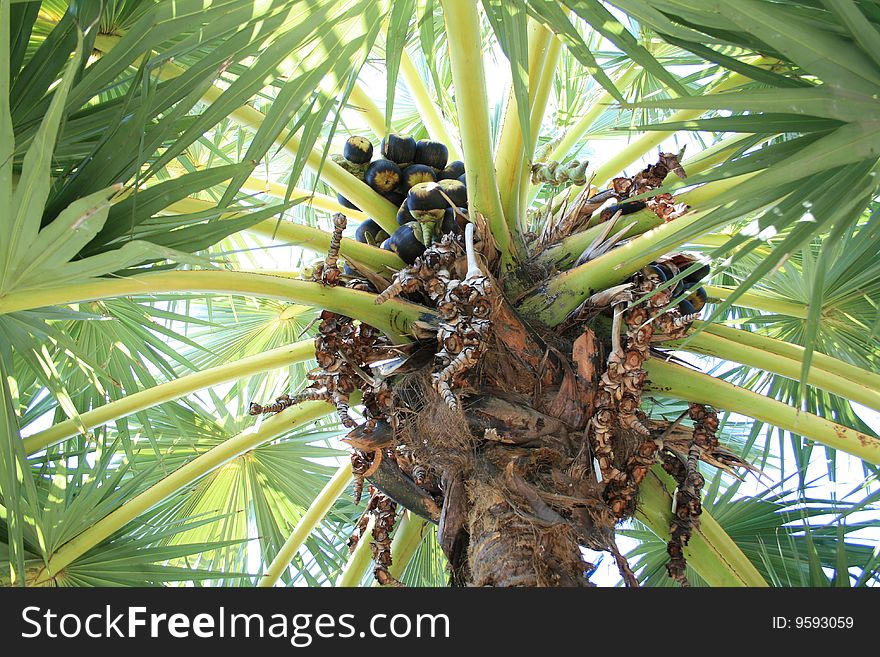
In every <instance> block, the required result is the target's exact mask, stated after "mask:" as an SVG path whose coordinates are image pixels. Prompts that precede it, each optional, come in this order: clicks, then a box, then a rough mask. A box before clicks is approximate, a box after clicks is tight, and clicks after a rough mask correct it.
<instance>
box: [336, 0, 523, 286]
mask: <svg viewBox="0 0 880 657" xmlns="http://www.w3.org/2000/svg"><path fill="white" fill-rule="evenodd" d="M441 4H442V6H443V19H444V21H445V22H446V34H447V37H448V39H449V59H450V63H451V65H452V83H453V85H454V86H455V106H456V109H457V112H458V125H459V131H460V133H461V142H462V148H463V150H464V166H465V173H466V176H467V188H468V207H469V208H470V209H471V210H472V211H476V212H479V213H481V214H482V215H484V216H485V217H486V220H487V221H488V223H489V228H490V230H491V231H492V237H494V238H495V243H496V245H497V246H498V249H499V250H500V251H501V264H502V271H503V272H504V273H508V272H512V271H513V270H514V269H515V268H516V262H517V260H518V259H519V257H520V256H521V255H522V254H521V253H518V252H517V246H516V243H515V242H514V240H513V237H512V236H511V233H510V230H509V229H508V227H507V223H506V222H505V220H504V211H503V209H502V207H501V197H500V196H499V194H498V184H497V182H496V180H495V169H494V167H492V166H490V164H491V163H492V162H494V158H493V156H492V144H491V141H490V134H491V133H490V131H489V110H488V107H489V99H488V96H487V94H486V76H485V73H484V71H483V49H482V39H481V34H480V17H479V14H478V12H477V5H476V3H474V2H470V1H469V0H441ZM352 200H354V199H352ZM355 203H356V204H357V202H356V201H355ZM358 207H363V206H360V205H359V206H358ZM371 216H372V215H371Z"/></svg>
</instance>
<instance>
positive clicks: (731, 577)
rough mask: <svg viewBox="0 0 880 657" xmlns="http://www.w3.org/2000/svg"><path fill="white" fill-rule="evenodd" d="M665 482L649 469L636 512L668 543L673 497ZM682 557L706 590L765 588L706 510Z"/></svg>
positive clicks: (655, 469) (662, 475) (664, 475)
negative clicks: (716, 587) (712, 587)
mask: <svg viewBox="0 0 880 657" xmlns="http://www.w3.org/2000/svg"><path fill="white" fill-rule="evenodd" d="M666 478H667V477H666V474H665V473H664V472H663V471H662V470H660V471H659V472H658V469H657V468H656V467H655V468H654V469H652V470H651V471H650V472H649V473H648V476H647V477H645V479H644V480H643V481H642V484H641V486H639V505H638V507H637V508H636V517H637V518H638V519H639V520H641V521H642V522H643V523H645V524H646V525H647V526H648V528H649V529H650V530H651V531H652V532H654V533H655V534H656V535H657V536H658V537H659V538H661V539H663V540H664V541H668V540H669V527H670V525H671V524H672V512H671V508H672V496H671V495H670V494H669V489H668V488H667V485H666V483H664V479H666ZM684 555H685V558H686V559H687V563H688V565H689V566H690V567H691V568H693V569H694V570H695V571H697V573H699V575H700V577H702V578H703V579H704V580H706V583H707V584H709V586H737V587H740V586H750V587H766V586H767V582H766V580H765V579H764V578H763V577H762V576H761V573H760V572H758V569H757V568H755V565H754V564H753V563H752V562H751V561H749V558H748V557H747V556H746V555H745V554H743V551H742V550H741V549H740V548H739V546H738V545H737V544H736V543H735V542H734V540H733V539H732V538H730V536H728V534H727V532H725V531H724V529H723V528H722V527H721V525H719V524H718V521H717V520H715V518H713V517H712V515H711V514H710V513H709V512H708V511H707V510H706V509H703V513H702V514H701V515H700V523H699V527H698V528H696V529H695V530H694V532H693V534H692V535H691V538H690V540H689V541H688V544H687V546H685V548H684Z"/></svg>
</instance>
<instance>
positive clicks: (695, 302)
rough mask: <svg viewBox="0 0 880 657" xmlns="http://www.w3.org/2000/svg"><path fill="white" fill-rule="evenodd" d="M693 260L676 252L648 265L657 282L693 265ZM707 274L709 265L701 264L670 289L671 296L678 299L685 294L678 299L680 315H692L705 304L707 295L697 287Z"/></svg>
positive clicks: (665, 279) (669, 278) (665, 280)
mask: <svg viewBox="0 0 880 657" xmlns="http://www.w3.org/2000/svg"><path fill="white" fill-rule="evenodd" d="M693 264H694V263H693V260H692V259H691V258H689V257H688V256H684V255H681V254H676V255H672V256H668V257H666V258H661V259H660V260H658V261H656V262H653V263H652V264H650V265H649V266H648V267H649V269H650V270H651V271H652V272H653V273H654V274H656V276H657V277H658V278H659V279H660V281H659V284H661V285H662V284H663V283H667V282H668V281H671V280H672V279H673V278H675V277H676V276H679V275H680V274H681V272H683V271H685V270H688V269H690V268H691V266H692V265H693ZM708 275H709V265H703V266H702V267H699V268H698V269H695V270H693V271H690V272H689V273H687V274H686V275H685V276H683V277H681V279H680V280H679V281H678V282H677V283H676V284H675V286H674V287H673V289H672V298H673V299H679V298H681V297H682V296H683V295H684V294H685V293H688V294H687V296H686V297H685V298H684V299H682V300H681V301H679V303H678V311H679V313H681V316H682V317H686V318H687V317H692V316H694V315H696V314H697V313H699V312H700V311H701V310H702V309H703V308H704V307H705V305H706V302H707V301H708V299H709V295H708V294H707V293H706V289H705V288H704V287H702V286H700V287H698V285H699V283H700V281H702V280H703V279H704V278H706V277H707V276H708Z"/></svg>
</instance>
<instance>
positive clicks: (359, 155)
mask: <svg viewBox="0 0 880 657" xmlns="http://www.w3.org/2000/svg"><path fill="white" fill-rule="evenodd" d="M342 157H344V158H345V159H346V160H348V161H349V162H354V163H355V164H366V163H367V162H369V161H370V160H372V159H373V144H372V143H371V142H370V140H369V139H367V138H366V137H360V136H354V137H349V138H348V140H347V141H346V142H345V146H343V148H342Z"/></svg>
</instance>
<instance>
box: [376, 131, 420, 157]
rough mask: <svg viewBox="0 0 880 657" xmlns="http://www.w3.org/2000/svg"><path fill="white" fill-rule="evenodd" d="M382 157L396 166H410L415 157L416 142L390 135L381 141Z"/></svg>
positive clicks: (393, 134) (406, 137)
mask: <svg viewBox="0 0 880 657" xmlns="http://www.w3.org/2000/svg"><path fill="white" fill-rule="evenodd" d="M380 150H381V151H382V157H387V158H388V159H389V160H391V161H392V162H396V163H397V164H410V163H411V162H414V161H415V157H416V140H415V139H413V138H412V137H408V136H405V135H398V134H395V133H393V132H392V133H391V134H389V135H388V136H386V137H385V139H383V140H382V146H381V147H380Z"/></svg>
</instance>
